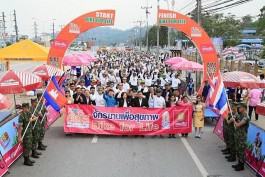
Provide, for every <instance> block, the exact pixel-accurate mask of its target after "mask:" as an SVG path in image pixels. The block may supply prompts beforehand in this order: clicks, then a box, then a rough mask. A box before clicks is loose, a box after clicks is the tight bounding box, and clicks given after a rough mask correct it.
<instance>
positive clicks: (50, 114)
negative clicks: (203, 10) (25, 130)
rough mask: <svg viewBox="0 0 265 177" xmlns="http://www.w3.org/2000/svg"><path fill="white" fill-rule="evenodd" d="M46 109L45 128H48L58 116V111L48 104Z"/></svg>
mask: <svg viewBox="0 0 265 177" xmlns="http://www.w3.org/2000/svg"><path fill="white" fill-rule="evenodd" d="M47 109H48V113H47V114H46V117H47V123H46V129H47V128H49V127H50V125H51V124H52V123H53V122H54V121H56V120H57V119H58V118H59V117H60V113H59V112H57V111H55V110H54V109H53V108H52V107H51V106H48V107H47Z"/></svg>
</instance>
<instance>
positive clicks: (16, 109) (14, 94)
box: [14, 94, 17, 114]
mask: <svg viewBox="0 0 265 177" xmlns="http://www.w3.org/2000/svg"><path fill="white" fill-rule="evenodd" d="M14 105H15V113H16V114H17V103H16V94H14Z"/></svg>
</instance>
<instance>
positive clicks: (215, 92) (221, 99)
mask: <svg viewBox="0 0 265 177" xmlns="http://www.w3.org/2000/svg"><path fill="white" fill-rule="evenodd" d="M209 83H210V91H209V94H208V100H209V105H210V108H211V109H213V110H215V111H216V112H218V113H219V114H220V115H221V116H222V117H226V116H227V115H228V113H229V111H228V106H227V95H226V91H225V87H224V83H223V80H222V77H221V73H220V72H219V73H218V74H217V76H216V77H214V78H213V80H211V79H209Z"/></svg>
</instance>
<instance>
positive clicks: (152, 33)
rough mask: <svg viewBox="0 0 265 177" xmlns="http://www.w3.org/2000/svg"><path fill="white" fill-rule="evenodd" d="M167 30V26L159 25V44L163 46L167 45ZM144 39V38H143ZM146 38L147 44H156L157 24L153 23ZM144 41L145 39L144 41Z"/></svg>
mask: <svg viewBox="0 0 265 177" xmlns="http://www.w3.org/2000/svg"><path fill="white" fill-rule="evenodd" d="M167 31H168V28H167V27H164V26H160V28H159V45H160V46H165V45H167ZM145 39H146V38H145ZM148 40H149V46H156V45H157V44H156V42H157V26H156V25H154V26H152V27H151V28H150V29H149V30H148ZM145 43H146V41H145Z"/></svg>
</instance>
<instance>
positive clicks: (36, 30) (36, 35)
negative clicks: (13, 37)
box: [34, 22, 38, 42]
mask: <svg viewBox="0 0 265 177" xmlns="http://www.w3.org/2000/svg"><path fill="white" fill-rule="evenodd" d="M37 26H38V25H37V23H36V22H34V36H35V42H37V41H38V28H37Z"/></svg>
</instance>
